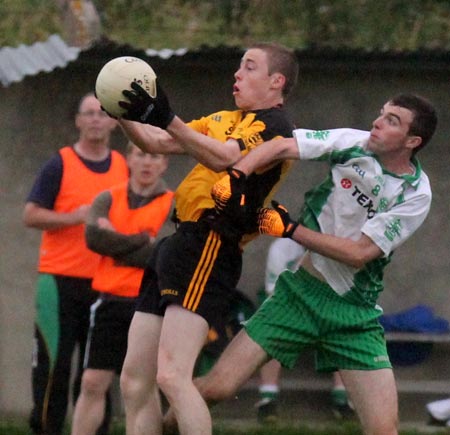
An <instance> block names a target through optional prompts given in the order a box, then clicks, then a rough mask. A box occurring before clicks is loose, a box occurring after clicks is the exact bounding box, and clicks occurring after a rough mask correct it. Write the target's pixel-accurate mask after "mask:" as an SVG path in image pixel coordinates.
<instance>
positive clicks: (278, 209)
mask: <svg viewBox="0 0 450 435" xmlns="http://www.w3.org/2000/svg"><path fill="white" fill-rule="evenodd" d="M272 207H273V208H274V209H271V208H262V209H260V210H259V212H258V228H259V232H260V233H261V234H267V235H269V236H275V237H289V238H290V239H291V238H292V234H294V231H295V229H296V228H297V227H298V223H297V222H295V221H293V220H292V219H291V217H290V216H289V212H288V211H287V209H286V207H284V206H283V205H281V204H279V203H278V202H277V201H272Z"/></svg>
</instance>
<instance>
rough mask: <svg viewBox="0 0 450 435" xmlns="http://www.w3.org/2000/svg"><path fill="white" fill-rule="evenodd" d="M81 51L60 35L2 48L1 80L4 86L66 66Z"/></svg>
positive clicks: (0, 51) (0, 60) (0, 57)
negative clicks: (28, 43) (67, 43)
mask: <svg viewBox="0 0 450 435" xmlns="http://www.w3.org/2000/svg"><path fill="white" fill-rule="evenodd" d="M79 53H80V49H79V48H77V47H68V46H67V45H66V43H65V42H64V41H63V40H62V39H61V37H60V36H58V35H52V36H50V37H49V38H48V39H47V41H45V42H36V43H35V44H33V45H23V44H22V45H19V46H18V47H14V48H13V47H4V48H0V81H1V83H2V85H3V86H8V85H10V84H11V83H13V82H20V81H21V80H22V79H23V78H24V77H25V76H27V75H35V74H38V73H40V72H41V71H46V72H49V71H53V70H54V69H55V68H57V67H65V66H66V65H67V64H68V63H69V62H72V61H73V60H75V59H76V58H77V57H78V55H79Z"/></svg>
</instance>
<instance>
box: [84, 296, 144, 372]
mask: <svg viewBox="0 0 450 435" xmlns="http://www.w3.org/2000/svg"><path fill="white" fill-rule="evenodd" d="M135 307H136V298H125V297H120V296H110V295H101V296H100V297H99V298H98V299H97V301H96V302H94V303H93V304H92V305H91V320H90V326H89V335H88V341H87V344H86V353H85V357H84V368H89V369H100V370H114V371H115V372H116V373H118V374H119V373H120V372H121V370H122V365H123V361H124V359H125V355H126V353H127V343H128V329H129V328H130V323H131V320H132V318H133V314H134V311H135Z"/></svg>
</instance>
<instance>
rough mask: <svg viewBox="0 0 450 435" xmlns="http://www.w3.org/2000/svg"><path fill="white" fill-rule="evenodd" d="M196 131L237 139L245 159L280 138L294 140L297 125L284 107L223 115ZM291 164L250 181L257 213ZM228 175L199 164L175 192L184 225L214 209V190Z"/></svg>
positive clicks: (198, 125) (193, 125)
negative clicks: (293, 135)
mask: <svg viewBox="0 0 450 435" xmlns="http://www.w3.org/2000/svg"><path fill="white" fill-rule="evenodd" d="M189 126H190V127H191V128H193V129H194V130H196V131H198V132H200V133H202V134H205V135H208V136H210V137H213V138H215V139H218V140H220V141H221V142H225V141H226V140H228V139H230V138H233V139H236V140H237V141H238V142H239V145H240V148H241V153H242V155H245V154H247V153H248V152H249V151H251V150H252V149H253V148H255V147H257V146H258V145H260V144H262V143H263V142H265V141H268V140H271V139H274V138H277V137H292V130H293V129H294V125H293V123H292V122H291V121H290V120H289V117H288V115H287V113H286V112H285V111H284V109H282V108H280V107H274V108H271V109H262V110H255V111H250V112H244V111H242V110H235V111H221V112H216V113H213V114H211V115H209V116H206V117H203V118H200V119H198V120H194V121H192V122H190V123H189ZM289 167H290V162H288V161H285V162H282V163H280V164H278V165H276V166H274V167H272V168H271V169H269V170H266V171H260V172H259V173H255V174H252V175H251V176H250V177H249V178H248V184H247V185H248V189H249V191H250V192H251V193H250V194H248V196H247V198H248V199H247V200H248V206H249V207H251V208H252V209H253V208H254V209H255V210H256V209H257V208H259V207H261V206H262V205H263V204H267V201H268V200H269V199H270V197H271V196H272V195H273V193H274V191H275V189H276V187H277V186H278V184H279V183H280V181H281V180H282V178H283V177H284V176H285V175H286V173H287V171H288V169H289ZM224 175H225V172H219V173H218V172H214V171H213V170H211V169H208V168H206V167H205V166H204V165H202V164H200V163H199V164H197V165H196V166H195V167H194V168H193V169H192V171H191V172H190V173H189V174H188V175H187V176H186V177H185V178H184V180H183V181H182V182H181V183H180V185H179V186H178V189H177V190H176V192H175V205H176V212H177V218H178V220H179V221H181V222H186V221H197V220H198V219H199V218H200V217H201V215H202V213H203V212H204V210H206V209H211V208H213V207H214V201H213V199H212V198H211V188H212V186H213V185H214V183H215V182H216V181H218V180H219V179H220V178H222V177H223V176H224Z"/></svg>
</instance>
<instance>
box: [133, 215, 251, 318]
mask: <svg viewBox="0 0 450 435" xmlns="http://www.w3.org/2000/svg"><path fill="white" fill-rule="evenodd" d="M241 272H242V251H241V249H240V247H239V244H238V243H237V242H236V241H230V240H228V239H225V238H222V237H221V236H220V235H219V234H218V233H216V232H215V231H213V230H211V229H210V228H209V226H208V224H207V223H205V222H183V223H181V224H180V225H179V227H178V229H177V232H176V233H175V234H173V235H172V236H170V237H167V238H165V239H163V240H162V241H161V242H160V243H159V245H158V246H157V247H156V248H155V250H154V256H153V258H152V259H151V262H150V266H149V267H147V268H146V270H145V273H144V276H143V278H142V283H141V289H140V294H139V298H138V303H137V307H136V310H137V311H142V312H146V313H152V314H157V315H161V316H162V315H164V311H165V308H166V307H167V305H168V304H177V305H180V306H182V307H184V308H186V309H188V310H190V311H192V312H194V313H197V314H199V315H200V316H202V317H203V318H204V319H205V320H206V321H207V322H208V323H209V324H210V325H211V324H214V323H215V321H216V319H220V318H223V317H224V316H226V315H228V313H229V310H230V304H231V300H232V297H233V290H234V289H235V288H236V286H237V283H238V281H239V278H240V276H241Z"/></svg>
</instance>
